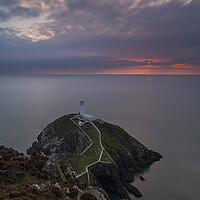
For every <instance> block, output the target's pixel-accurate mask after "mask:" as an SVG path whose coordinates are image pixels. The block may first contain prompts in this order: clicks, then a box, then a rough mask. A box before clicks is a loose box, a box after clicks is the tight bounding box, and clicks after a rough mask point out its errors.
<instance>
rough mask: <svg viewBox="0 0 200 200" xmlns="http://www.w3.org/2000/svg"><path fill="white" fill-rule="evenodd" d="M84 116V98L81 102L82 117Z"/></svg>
mask: <svg viewBox="0 0 200 200" xmlns="http://www.w3.org/2000/svg"><path fill="white" fill-rule="evenodd" d="M83 114H84V101H83V98H82V99H81V100H80V116H82V115H83Z"/></svg>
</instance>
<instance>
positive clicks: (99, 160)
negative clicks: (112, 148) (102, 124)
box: [76, 122, 111, 184]
mask: <svg viewBox="0 0 200 200" xmlns="http://www.w3.org/2000/svg"><path fill="white" fill-rule="evenodd" d="M90 124H92V126H93V127H94V128H95V129H96V130H97V132H98V133H99V143H100V146H101V149H102V150H101V153H100V155H99V159H98V161H96V162H93V163H91V164H89V165H87V166H86V167H85V169H86V171H85V172H82V173H81V174H78V175H77V176H76V178H79V177H81V176H82V175H84V174H85V173H87V178H88V183H89V184H90V174H89V170H88V168H89V167H91V166H93V165H95V164H97V163H111V162H110V161H108V162H105V161H101V157H102V154H103V151H105V152H106V154H107V156H108V157H109V158H110V155H109V154H108V153H107V151H106V150H105V148H104V147H103V144H102V141H101V136H102V135H101V132H100V130H99V129H98V128H97V126H96V125H95V124H94V123H92V122H90Z"/></svg>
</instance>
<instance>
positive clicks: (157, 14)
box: [0, 0, 200, 71]
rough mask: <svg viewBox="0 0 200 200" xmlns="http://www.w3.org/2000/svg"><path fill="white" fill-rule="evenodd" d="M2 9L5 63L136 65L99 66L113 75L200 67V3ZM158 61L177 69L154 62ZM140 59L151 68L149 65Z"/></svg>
mask: <svg viewBox="0 0 200 200" xmlns="http://www.w3.org/2000/svg"><path fill="white" fill-rule="evenodd" d="M0 4H1V8H0V19H1V20H2V22H1V24H0V27H1V29H0V40H1V41H4V42H3V43H1V47H0V58H1V59H4V61H5V60H6V59H8V60H9V59H10V58H16V57H17V58H20V59H21V58H23V57H25V58H27V59H30V58H32V59H36V60H37V59H38V58H41V57H43V58H44V60H45V59H46V60H48V59H49V57H53V58H55V59H57V62H58V63H59V59H61V60H63V59H64V60H65V58H66V57H67V58H69V57H70V56H75V57H76V58H77V59H81V57H80V56H83V55H84V56H86V58H87V59H86V60H85V61H84V62H85V63H87V62H88V65H90V64H91V60H90V59H89V58H88V55H93V56H100V57H103V58H108V59H111V58H118V57H123V58H126V57H131V58H132V59H134V61H128V60H126V61H116V60H115V61H112V62H111V60H109V61H108V60H107V61H106V62H105V61H102V60H101V59H100V60H101V62H100V61H99V57H98V59H97V58H96V59H97V60H96V61H97V62H99V64H98V65H96V66H98V67H99V70H102V65H105V66H106V67H107V68H110V69H113V66H114V65H116V66H119V67H121V68H123V67H126V68H127V69H128V67H129V66H130V67H131V68H133V67H134V66H137V67H139V66H148V67H153V66H154V67H158V65H159V66H161V67H162V66H172V65H173V66H175V65H177V64H182V66H183V65H187V66H189V65H190V66H193V67H195V66H196V67H198V66H199V62H197V60H198V59H197V60H195V61H192V60H193V59H194V58H195V59H196V58H198V57H199V55H200V38H199V35H200V25H199V18H200V12H199V10H200V2H199V0H177V1H174V0H123V1H121V0H84V1H83V0H34V1H30V0H16V1H4V0H0ZM11 41H12V42H11ZM5 49H6V51H5ZM89 57H91V56H89ZM157 58H165V59H168V60H172V61H173V62H174V63H171V61H170V62H156V63H155V62H153V61H152V60H153V59H157ZM137 59H144V60H146V61H148V60H151V61H152V62H151V63H150V65H146V63H145V62H146V61H141V60H140V61H137ZM81 61H82V59H81ZM86 61H87V62H86ZM31 62H33V60H31ZM84 62H83V61H82V62H80V65H81V64H82V63H84ZM4 63H5V62H4ZM53 63H54V64H55V62H53ZM70 63H71V64H72V62H71V61H70ZM100 63H101V64H100ZM195 63H196V64H195ZM153 64H154V65H153ZM94 65H95V64H93V68H94V69H95V70H96V71H98V69H97V68H95V67H94ZM55 66H60V64H58V65H56V64H55ZM72 66H73V67H74V68H76V67H75V65H74V64H72ZM177 66H178V65H177ZM83 68H84V66H83ZM91 70H92V69H91Z"/></svg>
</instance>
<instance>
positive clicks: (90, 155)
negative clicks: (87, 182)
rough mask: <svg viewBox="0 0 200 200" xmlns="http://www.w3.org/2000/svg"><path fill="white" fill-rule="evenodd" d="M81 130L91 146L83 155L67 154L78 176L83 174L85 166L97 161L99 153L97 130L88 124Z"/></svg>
mask: <svg viewBox="0 0 200 200" xmlns="http://www.w3.org/2000/svg"><path fill="white" fill-rule="evenodd" d="M82 128H83V130H84V131H85V133H86V134H87V135H88V136H89V137H90V139H91V140H92V143H93V144H92V146H91V147H90V148H89V149H88V150H87V151H86V152H85V153H84V154H83V155H80V154H69V160H70V163H71V165H72V167H73V168H74V169H75V171H76V173H78V174H79V173H81V172H84V171H85V168H86V166H87V165H89V164H92V163H94V162H96V161H98V159H99V156H100V153H101V146H100V143H99V133H98V132H97V130H96V129H95V128H94V127H93V126H92V125H91V124H89V123H86V124H85V125H84V126H83V127H82Z"/></svg>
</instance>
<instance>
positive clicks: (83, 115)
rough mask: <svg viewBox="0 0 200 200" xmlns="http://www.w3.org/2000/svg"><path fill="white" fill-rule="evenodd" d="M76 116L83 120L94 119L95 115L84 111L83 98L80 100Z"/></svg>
mask: <svg viewBox="0 0 200 200" xmlns="http://www.w3.org/2000/svg"><path fill="white" fill-rule="evenodd" d="M77 117H78V118H79V119H81V120H84V121H92V120H95V119H96V118H95V116H93V115H89V114H87V113H85V111H84V101H83V98H82V99H81V100H80V111H79V112H78V113H77Z"/></svg>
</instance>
